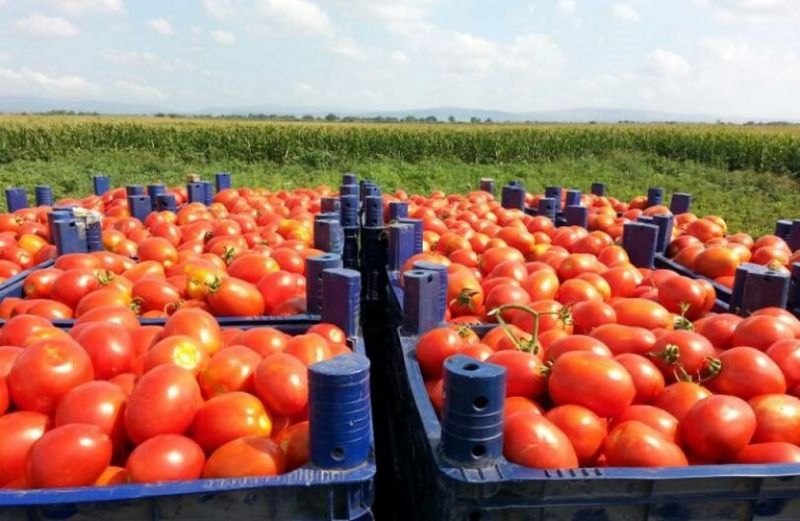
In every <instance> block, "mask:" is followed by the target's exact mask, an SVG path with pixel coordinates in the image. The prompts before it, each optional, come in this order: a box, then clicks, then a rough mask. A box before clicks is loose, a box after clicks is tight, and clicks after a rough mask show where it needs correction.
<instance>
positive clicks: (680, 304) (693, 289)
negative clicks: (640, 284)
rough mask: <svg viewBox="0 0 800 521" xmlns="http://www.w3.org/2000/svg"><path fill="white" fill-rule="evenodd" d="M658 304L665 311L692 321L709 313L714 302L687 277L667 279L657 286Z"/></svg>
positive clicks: (697, 283) (699, 285) (698, 285)
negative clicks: (665, 309)
mask: <svg viewBox="0 0 800 521" xmlns="http://www.w3.org/2000/svg"><path fill="white" fill-rule="evenodd" d="M657 289H658V302H659V303H660V304H661V305H662V306H664V307H665V308H667V311H670V312H671V313H676V314H678V315H681V314H683V316H685V317H686V318H688V319H689V320H694V319H696V318H699V317H700V316H702V315H704V314H705V313H707V312H709V311H711V308H712V307H713V305H714V300H710V301H709V299H708V298H707V295H706V292H705V289H704V287H703V285H702V284H701V283H700V282H698V281H695V280H692V279H690V278H688V277H669V278H667V279H666V280H665V281H664V282H663V283H661V285H660V286H658V288H657Z"/></svg>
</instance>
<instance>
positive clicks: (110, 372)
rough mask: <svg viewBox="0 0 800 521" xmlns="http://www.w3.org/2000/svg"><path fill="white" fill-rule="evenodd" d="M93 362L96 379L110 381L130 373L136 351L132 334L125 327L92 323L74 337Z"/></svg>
mask: <svg viewBox="0 0 800 521" xmlns="http://www.w3.org/2000/svg"><path fill="white" fill-rule="evenodd" d="M74 338H75V341H76V342H78V343H79V344H80V345H81V346H82V347H83V349H84V350H85V351H86V354H88V355H89V358H90V359H91V361H92V367H93V368H94V375H95V378H97V379H100V380H108V379H109V378H113V377H114V376H116V375H118V374H121V373H127V372H130V370H131V368H132V366H133V358H134V350H133V343H132V342H131V334H130V332H129V331H128V330H127V329H125V328H124V327H122V326H120V325H117V324H107V323H105V322H91V323H89V324H86V325H85V327H82V328H80V329H79V330H78V332H77V333H76V334H75V335H74Z"/></svg>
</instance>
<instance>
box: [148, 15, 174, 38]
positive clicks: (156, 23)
mask: <svg viewBox="0 0 800 521" xmlns="http://www.w3.org/2000/svg"><path fill="white" fill-rule="evenodd" d="M147 25H148V26H150V29H152V30H154V31H155V32H157V33H160V34H163V35H165V36H169V35H171V34H172V24H171V23H169V20H166V19H164V18H156V19H154V20H148V21H147Z"/></svg>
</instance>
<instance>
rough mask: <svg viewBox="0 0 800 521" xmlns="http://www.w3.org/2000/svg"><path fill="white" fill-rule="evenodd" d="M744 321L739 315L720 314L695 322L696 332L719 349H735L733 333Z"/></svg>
mask: <svg viewBox="0 0 800 521" xmlns="http://www.w3.org/2000/svg"><path fill="white" fill-rule="evenodd" d="M742 320H743V319H742V317H740V316H738V315H732V314H730V313H720V314H719V315H712V316H709V317H704V318H701V319H700V320H697V321H695V323H694V331H695V333H698V334H700V335H703V336H704V337H706V338H707V339H708V340H709V342H711V344H712V345H713V346H714V347H716V348H717V349H730V348H731V347H733V332H734V330H735V329H736V326H737V324H739V322H741V321H742Z"/></svg>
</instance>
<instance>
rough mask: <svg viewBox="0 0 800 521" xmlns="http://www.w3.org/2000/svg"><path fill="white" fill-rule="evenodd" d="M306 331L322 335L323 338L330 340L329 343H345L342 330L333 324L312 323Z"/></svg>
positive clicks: (345, 337)
mask: <svg viewBox="0 0 800 521" xmlns="http://www.w3.org/2000/svg"><path fill="white" fill-rule="evenodd" d="M306 333H316V334H318V335H320V336H321V337H323V338H324V339H325V340H327V341H328V342H330V343H331V344H346V343H347V336H345V334H344V331H342V330H341V328H339V327H337V326H335V325H333V324H325V323H322V324H314V325H313V326H311V327H310V328H308V331H306Z"/></svg>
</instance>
